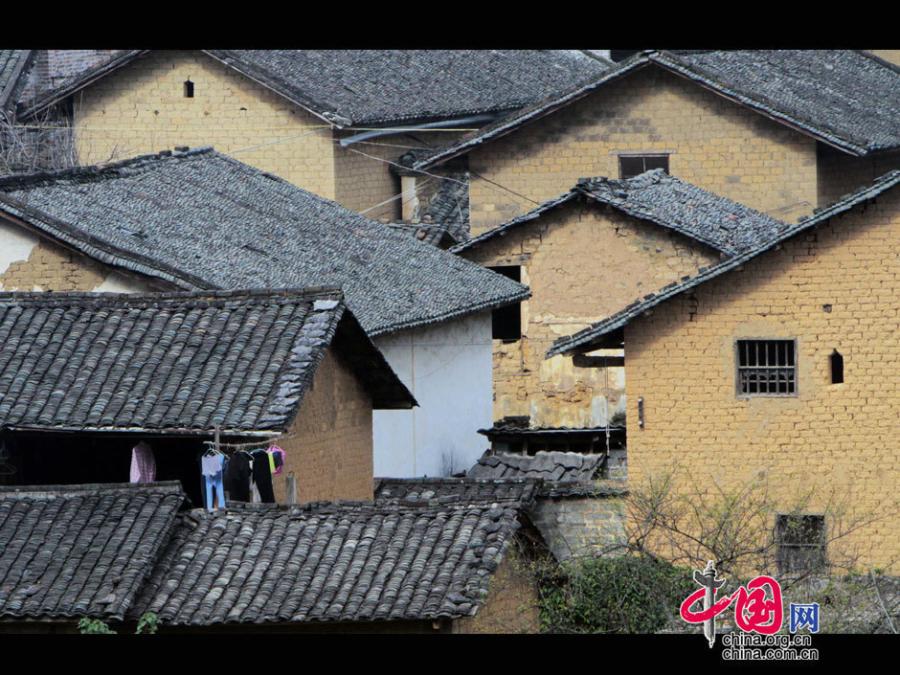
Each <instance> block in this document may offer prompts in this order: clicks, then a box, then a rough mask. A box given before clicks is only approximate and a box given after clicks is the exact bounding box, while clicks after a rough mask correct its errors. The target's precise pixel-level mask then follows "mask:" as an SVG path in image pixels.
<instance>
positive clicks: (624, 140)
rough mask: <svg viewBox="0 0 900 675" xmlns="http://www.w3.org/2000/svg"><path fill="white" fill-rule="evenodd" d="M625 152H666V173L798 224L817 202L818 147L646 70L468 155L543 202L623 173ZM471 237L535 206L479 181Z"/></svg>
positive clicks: (477, 167) (487, 172)
mask: <svg viewBox="0 0 900 675" xmlns="http://www.w3.org/2000/svg"><path fill="white" fill-rule="evenodd" d="M621 152H626V153H627V152H632V153H634V152H648V153H653V152H656V153H660V152H670V153H671V155H670V158H669V166H670V172H671V173H672V174H673V175H675V176H678V177H679V178H682V179H683V180H686V181H689V182H691V183H694V184H696V185H698V186H700V187H702V188H705V189H707V190H710V191H711V192H715V193H717V194H721V195H724V196H726V197H730V198H731V199H734V200H735V201H738V202H741V203H743V204H747V205H748V206H751V207H753V208H756V209H759V210H761V211H765V212H767V213H769V214H771V215H773V216H775V217H778V218H781V219H783V220H795V219H796V218H797V217H798V216H800V215H805V214H808V213H810V212H811V211H812V210H813V208H814V207H815V206H816V143H815V142H814V141H813V140H812V139H810V138H808V137H806V136H803V135H801V134H800V133H798V132H796V131H792V130H791V129H788V128H787V127H785V126H783V125H781V124H778V123H776V122H774V121H771V120H769V119H767V118H765V117H763V116H762V115H759V114H758V113H754V112H752V111H750V110H747V109H744V108H742V107H741V106H738V105H737V104H735V103H732V102H730V101H727V100H726V99H724V98H722V97H721V96H718V95H716V94H713V93H712V92H709V91H706V90H704V89H702V88H700V87H698V86H697V85H695V84H692V83H690V82H687V81H686V80H683V79H681V78H678V77H676V76H674V75H671V74H668V73H666V72H664V71H662V70H660V69H657V68H655V67H652V66H651V67H648V68H646V69H644V70H642V71H640V72H638V73H635V74H633V75H630V76H628V77H626V78H625V79H623V80H621V81H619V82H615V83H611V84H609V85H607V86H606V87H604V88H603V89H601V90H600V91H599V92H596V93H594V94H591V95H589V96H587V97H585V98H584V99H582V100H581V101H578V102H576V103H573V104H572V105H569V106H567V107H566V108H564V109H562V110H560V111H558V112H556V113H553V114H551V115H548V116H547V117H545V118H543V119H540V120H537V121H535V122H532V123H531V124H528V125H526V126H524V127H522V129H520V130H518V131H515V132H513V133H511V134H509V135H507V136H505V137H503V138H500V139H497V140H494V141H491V142H489V143H486V144H485V145H484V146H483V147H480V148H477V149H475V150H473V151H471V152H470V153H469V155H468V157H469V166H470V168H471V170H472V171H473V172H474V173H477V174H480V175H482V176H484V177H485V178H488V179H490V180H493V181H494V182H496V183H499V184H500V185H502V186H504V187H505V188H508V189H509V190H512V191H514V192H517V193H519V194H520V195H524V196H525V197H527V198H529V199H531V200H533V201H536V202H542V201H544V200H546V199H549V198H551V197H555V196H556V195H559V194H561V193H563V192H565V191H566V190H568V189H569V188H571V187H572V186H573V185H574V184H575V182H576V181H577V179H578V178H580V177H586V176H609V177H615V178H618V177H619V164H618V154H619V153H621ZM470 200H471V208H472V224H473V231H475V232H481V231H483V230H484V229H486V228H488V227H491V226H494V225H498V224H500V223H502V222H505V221H507V220H509V219H510V218H512V217H514V216H516V215H519V214H521V213H524V212H526V211H528V210H530V209H531V208H533V207H534V204H533V203H530V202H528V201H527V200H525V199H522V198H520V197H516V196H514V195H512V194H510V193H509V192H505V191H503V190H501V189H499V188H497V187H496V186H494V185H491V184H490V183H488V182H487V181H485V180H479V179H478V178H473V181H472V185H471V188H470Z"/></svg>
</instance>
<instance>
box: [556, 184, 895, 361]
mask: <svg viewBox="0 0 900 675" xmlns="http://www.w3.org/2000/svg"><path fill="white" fill-rule="evenodd" d="M898 184H900V170H894V171H890V172H888V173H886V174H885V175H883V176H881V177H880V178H878V179H877V180H876V181H875V182H874V183H873V184H872V185H869V186H866V187H864V188H861V189H859V190H857V191H856V192H854V193H853V194H851V195H849V196H847V197H845V198H844V199H842V200H840V201H838V202H835V203H834V204H832V205H831V206H829V207H827V208H825V209H823V210H822V211H820V212H819V213H817V214H815V215H813V216H810V217H808V218H804V219H801V220H800V222H798V223H797V224H796V225H791V226H790V227H788V228H787V229H786V230H784V231H783V232H781V233H780V234H778V235H777V236H775V237H773V238H771V239H769V240H767V241H766V242H764V243H762V244H760V245H759V246H756V247H755V248H753V249H751V250H749V251H746V252H744V253H741V254H740V255H736V256H734V257H732V258H730V259H728V260H726V261H724V262H722V263H720V264H718V265H715V266H713V267H710V268H706V269H701V270H700V271H699V273H698V274H696V275H694V276H692V277H686V278H684V279H682V281H680V282H675V283H671V284H669V285H668V286H665V287H664V288H662V289H660V290H659V291H658V292H656V293H651V294H649V295H647V296H645V297H644V298H643V299H641V300H639V301H637V302H635V303H632V304H631V305H629V306H628V307H626V308H624V309H623V310H622V311H620V312H617V313H615V314H613V315H612V316H609V317H607V318H606V319H603V320H601V321H598V322H596V323H594V324H592V325H591V326H588V327H587V328H585V329H583V330H580V331H578V332H577V333H573V334H572V335H568V336H564V337H561V338H558V339H557V340H555V341H554V342H553V345H552V346H551V347H550V349H549V350H548V351H547V355H546V357H547V358H550V357H552V356H556V355H557V354H566V353H572V352H577V351H590V350H591V349H594V348H596V347H594V346H592V345H595V344H596V343H597V342H598V341H599V340H600V339H601V338H602V337H604V336H606V335H609V334H611V333H614V332H615V331H618V330H621V329H622V328H623V327H624V326H625V325H627V324H628V323H630V322H631V321H632V320H633V319H635V318H637V317H639V316H640V315H642V314H643V313H645V312H646V311H647V310H649V309H652V308H653V307H655V306H656V305H659V304H660V303H662V302H665V301H666V300H668V299H669V298H673V297H675V296H676V295H680V294H681V293H684V292H685V291H688V290H690V289H692V288H696V287H697V286H700V285H701V284H704V283H706V282H708V281H711V280H713V279H715V278H717V277H720V276H722V275H723V274H725V273H727V272H730V271H732V270H735V269H738V268H739V267H741V266H742V265H743V264H744V263H746V262H747V261H749V260H752V259H753V258H755V257H757V256H759V255H761V254H763V253H765V252H766V251H769V250H771V249H772V248H774V247H775V246H777V245H778V244H780V243H782V242H784V241H786V240H788V239H791V238H793V237H795V236H797V235H799V234H802V233H803V232H806V231H807V230H809V229H811V228H813V227H815V226H817V225H819V224H821V223H824V222H826V221H828V220H830V219H831V218H834V217H835V216H838V215H840V214H842V213H846V212H847V211H850V210H851V209H854V208H856V207H857V206H859V205H861V204H865V203H866V202H868V201H870V200H872V199H875V198H876V197H878V196H879V195H882V194H884V193H886V192H888V191H890V190H892V189H894V188H895V187H896V186H897V185H898Z"/></svg>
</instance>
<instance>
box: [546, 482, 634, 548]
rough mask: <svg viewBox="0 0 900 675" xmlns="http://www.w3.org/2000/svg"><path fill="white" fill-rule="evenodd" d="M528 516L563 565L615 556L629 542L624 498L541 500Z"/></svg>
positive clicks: (550, 498) (555, 498)
mask: <svg viewBox="0 0 900 675" xmlns="http://www.w3.org/2000/svg"><path fill="white" fill-rule="evenodd" d="M529 515H530V517H531V521H532V522H533V523H534V526H535V527H536V528H537V529H538V530H539V531H540V533H541V535H542V536H543V538H544V541H546V542H547V546H548V547H549V549H550V552H551V553H552V554H553V555H554V557H555V558H556V559H557V560H560V561H562V560H567V559H568V558H572V557H580V556H590V555H597V554H603V553H613V552H616V547H617V546H621V545H623V544H624V543H625V540H626V535H625V501H624V498H622V497H542V498H540V499H538V500H537V502H535V505H534V507H532V509H531V511H530V512H529ZM618 554H619V555H621V551H618Z"/></svg>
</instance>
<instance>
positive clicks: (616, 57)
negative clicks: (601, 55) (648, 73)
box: [609, 49, 641, 63]
mask: <svg viewBox="0 0 900 675" xmlns="http://www.w3.org/2000/svg"><path fill="white" fill-rule="evenodd" d="M639 51H641V50H640V49H610V50H609V59H610V61H614V62H615V63H618V62H619V61H624V60H625V59H627V58H628V57H629V56H634V55H635V54H637V53H638V52H639Z"/></svg>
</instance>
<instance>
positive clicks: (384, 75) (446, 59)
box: [23, 49, 609, 128]
mask: <svg viewBox="0 0 900 675" xmlns="http://www.w3.org/2000/svg"><path fill="white" fill-rule="evenodd" d="M203 51H204V52H205V53H206V54H207V55H208V56H210V57H211V58H214V59H216V60H217V61H219V62H221V63H223V64H224V65H226V66H228V67H229V68H232V69H234V70H236V71H237V72H239V73H241V74H242V75H244V76H245V77H248V78H250V79H252V80H254V81H256V82H258V83H259V84H262V85H263V86H265V87H267V88H269V89H271V90H272V91H274V92H275V93H277V94H279V95H280V96H283V97H284V98H286V99H287V100H289V101H291V102H293V103H295V104H297V105H299V106H301V107H303V108H305V109H307V110H309V111H310V112H312V113H313V114H315V115H317V116H319V117H321V118H322V119H324V120H326V121H328V122H330V123H332V124H334V125H335V126H337V127H339V128H341V127H349V126H354V125H355V126H359V125H363V124H372V125H383V124H389V123H398V122H399V123H403V122H407V123H408V122H414V121H424V120H435V119H448V118H454V117H461V116H464V115H472V114H477V113H486V112H501V111H507V110H513V109H516V108H520V107H522V106H523V105H527V104H529V103H531V102H533V101H537V100H540V99H542V98H545V97H547V96H549V95H552V94H555V93H558V92H560V91H564V90H565V89H567V88H569V87H571V86H572V85H574V84H576V83H578V82H580V81H583V80H585V79H588V78H590V77H592V76H595V75H597V74H598V73H600V72H603V71H604V70H605V69H606V68H608V67H609V64H608V63H606V62H604V61H601V60H599V59H597V58H595V57H592V56H589V55H587V54H585V53H583V52H581V51H577V50H569V51H563V50H557V51H553V50H547V51H537V50H377V49H367V50H346V49H345V50H297V49H269V50H215V49H213V50H203ZM146 53H147V50H130V51H127V52H123V53H122V54H119V55H117V56H116V57H115V58H113V59H111V60H110V61H108V62H105V63H102V64H99V65H98V66H96V67H94V68H90V69H88V70H86V71H84V72H83V73H81V74H80V75H79V76H78V77H76V78H73V79H72V80H70V81H68V82H66V83H64V84H63V85H62V86H61V87H59V88H57V89H54V90H52V91H49V92H46V93H44V94H42V95H40V96H39V97H37V98H36V99H34V100H33V101H30V102H27V103H26V105H25V111H24V112H23V114H24V115H26V116H27V115H31V114H34V113H36V112H39V111H40V110H42V109H44V108H46V107H47V106H49V105H53V104H54V103H56V102H58V101H60V100H62V99H64V98H66V97H68V96H70V95H72V94H73V93H75V92H77V91H78V90H80V89H82V88H84V87H86V86H88V85H90V84H92V83H93V82H95V81H97V80H98V79H100V78H102V77H105V76H106V75H108V74H109V73H111V72H114V71H116V70H118V69H119V68H121V67H123V66H125V65H127V64H129V63H131V62H132V61H134V60H135V59H137V58H139V57H141V56H143V55H145V54H146Z"/></svg>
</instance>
